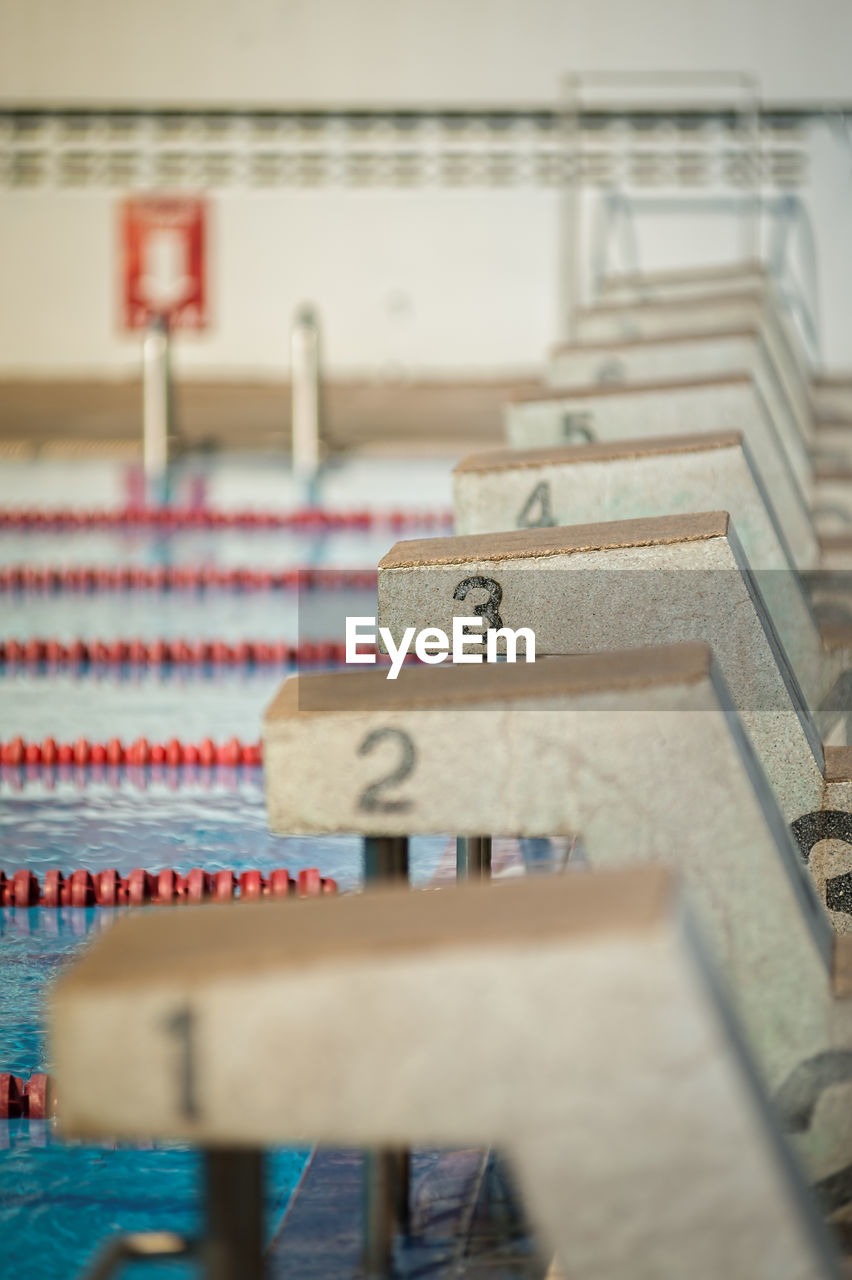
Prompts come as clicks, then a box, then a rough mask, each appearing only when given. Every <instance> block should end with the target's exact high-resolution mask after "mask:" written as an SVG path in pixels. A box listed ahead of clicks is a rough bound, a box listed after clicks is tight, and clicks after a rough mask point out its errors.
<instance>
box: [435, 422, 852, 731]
mask: <svg viewBox="0 0 852 1280" xmlns="http://www.w3.org/2000/svg"><path fill="white" fill-rule="evenodd" d="M453 481H454V494H455V513H456V531H457V532H458V533H460V534H484V533H492V532H497V531H500V530H504V529H520V528H548V527H552V526H555V525H573V524H585V523H587V522H588V523H591V522H594V521H604V520H626V519H636V518H642V517H651V516H663V515H688V514H689V513H691V512H695V511H709V510H713V509H724V510H726V511H728V512H730V514H731V516H732V518H733V522H734V527H735V529H736V531H737V535H738V536H739V538H740V540H741V542H742V547H743V551H744V553H745V556H746V560H747V562H748V564H749V566H750V567H751V568H752V569H753V570H755V576H756V580H757V584H758V587H759V590H760V593H761V595H762V596H763V599H764V601H765V603H766V606H767V609H768V612H769V614H770V616H771V619H772V623H773V625H774V626H775V628H776V630H777V632H778V635H779V637H780V640H781V644H782V646H783V648H784V650H785V652H786V653H787V656H788V657H789V659H790V664H791V666H792V668H793V671H794V673H795V675H796V678H797V680H798V682H799V684H800V686H801V688H802V690H803V692H804V695H805V698H806V701H807V702H808V705H809V706H810V707H811V708H813V709H814V712H815V713H820V714H819V723H820V728H821V731H822V735H823V737H824V739H826V740H829V737H830V735H831V733H832V731H833V730H834V726H835V723H836V720H837V713H836V709H835V710H834V711H831V710H829V709H828V708H829V707H830V706H831V705H832V699H834V700H836V697H837V696H839V695H841V694H842V689H841V688H840V687H839V686H838V683H837V682H838V680H840V679H842V675H843V673H844V672H845V671H846V670H847V669H848V667H849V665H850V656H852V654H850V650H852V628H850V627H842V626H833V627H830V628H828V629H827V630H826V632H825V634H823V633H822V632H821V631H820V628H819V627H818V626H817V623H816V620H815V618H814V615H813V612H812V609H811V606H810V603H809V601H808V598H807V595H806V594H805V590H804V588H803V584H802V582H801V581H800V578H799V575H798V573H797V570H796V568H795V565H796V563H797V560H796V559H795V558H794V557H793V554H792V551H791V547H790V542H789V541H788V537H787V534H786V531H785V528H784V524H783V522H782V521H781V519H780V518H779V515H778V512H777V511H776V509H775V508H774V506H773V504H772V503H771V499H770V492H769V489H768V486H767V485H766V483H765V482H764V479H763V477H762V475H761V473H760V470H759V468H758V467H757V464H756V462H755V459H754V457H753V455H752V453H751V450H750V449H749V446H748V445H747V443H746V441H745V439H744V437H743V436H742V434H741V433H738V432H725V433H721V434H718V435H711V434H708V435H691V436H670V437H656V438H643V439H635V440H623V441H612V442H609V443H606V444H585V445H563V446H562V447H559V448H551V449H529V450H514V449H497V450H492V451H491V452H488V453H481V454H473V455H471V456H470V457H469V458H466V459H464V461H463V462H461V463H459V465H458V466H457V467H456V470H455V473H454V476H453ZM789 532H790V533H793V532H794V531H793V530H790V531H789ZM809 541H810V542H813V537H812V536H811V538H810V539H804V540H799V542H798V544H797V545H798V550H799V553H800V554H799V560H801V559H803V558H804V559H805V560H807V558H808V556H807V551H806V548H807V545H808V542H809Z"/></svg>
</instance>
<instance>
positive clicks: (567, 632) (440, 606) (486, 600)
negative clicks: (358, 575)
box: [379, 512, 852, 931]
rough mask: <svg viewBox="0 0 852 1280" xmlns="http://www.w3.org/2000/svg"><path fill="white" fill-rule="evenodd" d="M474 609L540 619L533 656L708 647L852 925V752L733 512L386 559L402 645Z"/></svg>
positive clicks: (428, 545)
mask: <svg viewBox="0 0 852 1280" xmlns="http://www.w3.org/2000/svg"><path fill="white" fill-rule="evenodd" d="M474 616H475V617H478V618H482V619H483V621H482V624H481V628H482V629H483V630H484V629H486V628H490V629H492V630H494V631H495V632H496V631H499V630H501V629H503V628H510V629H511V630H513V631H517V630H519V629H520V628H529V629H531V630H532V631H533V632H534V633H535V637H536V651H537V653H578V652H596V651H600V650H607V649H613V648H619V647H625V646H637V645H645V644H667V643H672V642H673V641H684V640H702V641H705V642H706V643H708V644H710V645H711V647H712V649H713V652H714V655H715V657H716V659H717V661H718V663H719V666H720V669H721V671H722V673H723V675H724V678H725V681H726V684H727V685H728V687H729V689H730V691H731V696H732V699H733V702H734V705H735V706H736V708H737V711H738V714H739V716H740V718H741V720H742V723H743V725H744V726H745V729H746V731H747V733H748V736H749V739H750V741H751V743H752V746H753V747H754V749H755V751H756V752H757V755H758V757H759V759H760V761H761V765H762V767H763V769H764V770H765V772H766V774H767V776H768V778H769V780H770V783H771V784H772V787H773V789H774V791H775V794H776V796H777V798H778V801H779V803H780V806H781V809H782V811H783V813H784V815H785V817H786V819H787V821H788V822H790V823H791V824H792V826H793V831H794V832H795V834H796V836H797V839H798V840H799V843H800V847H801V849H802V853H803V856H804V857H805V858H806V859H808V860H809V865H810V868H811V872H812V874H813V875H814V878H815V880H816V883H817V884H818V886H819V889H820V892H821V894H822V895H823V897H824V901H825V903H826V906H827V908H828V909H829V911H830V912H831V914H832V919H833V921H834V923H835V925H836V927H837V928H838V929H839V930H841V931H847V930H849V929H850V928H852V861H850V852H851V851H852V844H850V841H852V815H850V810H849V807H848V806H849V802H850V800H852V778H850V777H849V774H850V764H852V758H850V757H852V753H850V752H849V751H847V750H846V749H844V748H828V747H826V748H825V749H824V748H823V743H822V739H821V735H820V732H819V729H818V726H817V724H816V721H815V719H814V716H813V714H812V712H811V710H810V708H809V706H808V703H807V701H806V699H805V696H804V694H803V693H802V689H801V686H800V685H799V682H798V680H797V678H796V675H795V673H794V671H793V668H792V666H791V664H790V661H789V658H788V656H787V654H786V653H785V651H784V649H783V647H782V645H781V642H780V639H779V637H778V632H777V630H776V628H775V626H774V623H773V621H772V618H771V616H770V614H769V612H768V610H767V608H766V605H765V602H764V600H763V597H762V595H761V593H760V591H759V589H758V586H757V582H756V580H755V576H754V574H753V572H752V570H751V568H750V566H749V564H748V562H747V560H746V557H745V555H744V552H743V550H742V547H741V545H740V543H739V539H738V538H737V535H736V533H735V531H734V528H733V525H732V522H731V520H730V517H729V515H728V514H727V513H726V512H715V513H707V514H703V515H685V516H668V517H659V518H656V519H643V520H631V521H614V522H610V523H600V524H590V525H581V526H571V527H556V528H543V529H521V530H517V531H514V532H506V533H498V534H490V535H481V536H468V537H454V538H430V539H424V540H421V541H414V542H401V543H397V544H396V546H395V547H394V548H393V549H392V550H391V551H390V552H389V553H388V555H387V556H385V557H384V559H383V560H382V561H381V562H380V565H379V622H380V624H381V625H383V626H385V627H387V628H389V630H390V632H391V634H392V636H393V637H394V639H395V641H396V642H397V643H399V640H400V638H401V636H402V635H403V633H404V632H405V630H406V629H407V628H409V627H413V628H414V629H415V632H419V631H422V630H424V629H426V628H439V629H441V630H442V631H444V632H446V633H447V634H450V633H451V632H452V628H453V620H454V618H470V617H474ZM480 634H481V632H480ZM498 639H499V638H498ZM472 652H473V649H472ZM498 652H499V649H498ZM479 653H480V655H481V654H482V650H481V649H479ZM824 841H833V842H837V841H840V842H843V843H842V844H841V845H840V846H839V847H838V844H837V843H832V844H831V845H830V846H828V848H826V846H825V845H823V842H824ZM817 845H819V846H820V848H819V849H818V850H816V851H815V847H816V846H817Z"/></svg>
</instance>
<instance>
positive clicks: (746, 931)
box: [264, 575, 852, 1212]
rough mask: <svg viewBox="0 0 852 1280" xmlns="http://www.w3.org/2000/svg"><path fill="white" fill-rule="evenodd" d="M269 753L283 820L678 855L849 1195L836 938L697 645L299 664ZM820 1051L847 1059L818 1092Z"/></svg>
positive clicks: (743, 1002)
mask: <svg viewBox="0 0 852 1280" xmlns="http://www.w3.org/2000/svg"><path fill="white" fill-rule="evenodd" d="M529 576H530V578H532V577H534V576H536V575H529ZM444 581H446V580H444ZM264 761H265V770H266V791H267V804H268V811H269V820H270V825H271V827H272V828H273V830H276V831H279V832H285V831H286V832H295V833H299V832H312V831H321V832H335V831H339V832H351V831H359V830H360V831H364V830H368V831H377V832H381V833H383V834H385V835H387V836H394V835H401V834H402V833H406V834H407V833H412V832H423V833H429V832H435V833H437V832H449V833H452V832H456V833H474V832H475V833H483V832H487V833H488V834H491V835H516V836H544V835H551V836H554V835H557V836H558V835H573V836H577V837H579V839H580V841H581V842H582V846H583V848H584V850H585V851H586V856H587V858H588V861H589V863H590V864H591V866H592V867H593V868H611V867H615V868H618V867H623V866H625V865H626V864H628V863H633V862H640V863H641V862H645V861H648V860H649V859H658V860H660V861H662V862H664V863H666V864H667V865H669V866H671V867H673V868H676V869H677V870H678V871H680V872H681V874H682V875H683V876H684V878H685V880H686V884H687V888H688V890H689V892H690V896H691V901H692V902H693V903H694V906H695V909H696V911H697V912H698V915H699V918H700V922H701V924H702V926H703V928H704V929H705V930H706V931H707V934H708V936H709V937H710V938H711V940H712V942H713V944H714V946H715V948H716V954H717V957H718V959H719V961H720V962H721V964H722V966H723V968H724V970H725V973H726V975H727V977H728V980H729V981H730V984H731V987H732V990H733V992H734V994H735V997H736V1000H737V1004H738V1008H739V1010H740V1014H741V1016H742V1018H743V1020H744V1023H745V1025H746V1028H747V1031H748V1034H749V1036H750V1038H751V1042H752V1044H753V1045H754V1048H755V1051H756V1053H757V1055H758V1058H759V1060H760V1062H761V1065H762V1068H763V1071H764V1073H765V1078H766V1079H767V1081H768V1083H769V1087H770V1089H771V1091H772V1092H773V1094H777V1093H779V1092H780V1093H781V1096H782V1099H783V1097H786V1096H788V1094H789V1093H790V1091H791V1090H792V1091H793V1092H795V1091H796V1090H797V1088H798V1087H799V1086H798V1085H797V1084H796V1083H795V1082H796V1081H801V1080H804V1079H807V1080H809V1081H810V1082H811V1085H810V1086H809V1087H811V1090H812V1093H813V1096H814V1099H815V1101H814V1106H813V1108H812V1109H811V1110H810V1111H809V1117H810V1118H809V1120H808V1122H807V1124H801V1125H798V1127H797V1128H796V1125H794V1126H793V1127H794V1128H795V1129H796V1136H797V1142H798V1143H799V1144H800V1146H801V1149H802V1152H803V1154H804V1155H805V1157H806V1158H807V1160H808V1162H809V1166H810V1169H811V1172H812V1175H813V1177H814V1178H815V1180H816V1181H817V1182H818V1183H819V1184H820V1188H821V1191H822V1192H823V1199H824V1202H825V1204H826V1206H827V1207H828V1208H829V1209H830V1210H831V1212H841V1211H844V1210H845V1207H846V1203H847V1200H852V1192H850V1189H849V1187H847V1186H846V1184H845V1183H844V1181H843V1176H845V1175H843V1176H841V1172H842V1171H843V1170H846V1169H848V1168H849V1167H850V1166H852V1105H850V1102H852V1054H849V1055H847V1057H845V1058H844V1057H843V1055H844V1054H845V1053H846V1046H848V1045H852V1024H851V1023H850V1018H852V1008H849V1007H847V1006H848V1002H847V1001H845V1000H842V999H839V998H838V996H839V993H840V991H841V990H842V989H843V988H842V987H840V986H839V985H838V984H839V983H840V982H841V981H842V974H843V972H844V969H843V965H844V963H845V957H846V955H847V953H846V950H845V945H846V940H845V939H835V938H834V937H833V935H832V931H831V928H830V926H829V923H828V921H827V919H826V916H825V914H824V912H823V911H822V908H821V906H820V904H819V901H818V899H817V898H816V895H815V893H814V889H813V885H812V883H811V882H810V880H809V878H808V876H807V874H806V872H805V869H804V866H803V864H802V860H801V858H800V856H799V855H798V852H797V850H796V848H795V846H794V843H793V840H792V838H791V835H790V831H789V828H788V827H787V826H786V825H785V823H784V821H783V818H782V816H781V814H780V813H779V811H778V807H777V803H776V802H775V800H774V797H773V795H772V792H771V790H770V788H769V786H768V784H767V782H766V779H765V776H764V775H763V774H762V772H761V771H760V769H759V768H758V766H757V763H756V761H755V758H754V756H753V754H752V752H751V749H750V747H749V746H748V743H747V740H746V738H745V737H744V735H743V733H742V730H741V728H740V726H739V723H738V720H737V717H736V714H735V713H734V712H733V710H732V709H731V706H730V702H729V696H728V694H727V691H726V690H725V687H724V684H723V682H722V680H721V677H720V676H719V674H718V673H717V672H716V670H715V668H714V667H713V665H712V663H711V661H710V656H709V652H708V650H707V649H706V647H704V646H701V645H698V646H695V645H686V646H675V647H660V648H658V649H651V650H644V651H639V652H631V653H620V652H610V653H594V654H588V655H582V656H572V657H561V658H545V659H542V660H540V661H538V662H536V663H534V664H526V663H522V664H520V665H518V664H515V665H512V664H508V663H502V664H492V665H490V666H486V665H481V666H473V665H472V666H454V667H440V668H439V667H409V668H405V669H403V671H402V672H401V673H400V676H399V678H398V679H397V680H396V681H388V680H387V679H386V678H385V672H384V671H382V670H380V669H373V670H370V671H361V672H342V673H336V674H330V675H315V676H300V677H295V678H291V679H290V680H289V681H287V682H286V684H285V685H284V686H283V688H282V691H281V693H280V694H279V696H278V698H277V699H276V700H275V702H274V703H273V704H272V706H271V707H270V709H269V711H268V713H267V718H266V724H265V736H264ZM832 975H834V976H832ZM838 1036H839V1037H840V1040H839V1041H837V1039H836V1037H838ZM838 1053H839V1054H840V1058H839V1059H838V1058H835V1057H833V1056H832V1055H835V1054H838ZM825 1055H828V1058H826V1056H825ZM826 1061H831V1062H834V1063H835V1065H836V1064H837V1062H840V1061H842V1062H846V1063H847V1066H848V1070H849V1076H848V1079H844V1080H841V1079H840V1076H833V1077H832V1079H833V1081H834V1084H833V1086H832V1087H831V1088H829V1090H828V1096H827V1097H823V1096H822V1095H823V1094H824V1093H825V1091H826V1082H827V1079H828V1077H827V1076H825V1075H824V1074H823V1067H822V1066H821V1065H820V1064H824V1063H825V1062H826ZM841 1075H842V1072H841ZM791 1081H792V1082H793V1083H792V1084H791V1083H790V1082H791ZM784 1090H786V1091H787V1093H784V1092H783V1091H784ZM832 1090H833V1091H832ZM838 1095H839V1097H840V1101H839V1102H838ZM838 1106H840V1107H842V1106H845V1107H846V1119H845V1120H842V1121H841V1120H840V1117H839V1115H838V1112H837V1109H836V1108H837V1107H838ZM841 1187H843V1188H845V1189H843V1190H841V1189H840V1188H841Z"/></svg>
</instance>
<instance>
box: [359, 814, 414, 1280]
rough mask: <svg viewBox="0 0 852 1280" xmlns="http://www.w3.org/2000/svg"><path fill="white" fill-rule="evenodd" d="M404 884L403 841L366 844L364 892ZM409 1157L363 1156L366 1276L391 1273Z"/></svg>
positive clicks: (405, 1211) (375, 839) (380, 1279)
mask: <svg viewBox="0 0 852 1280" xmlns="http://www.w3.org/2000/svg"><path fill="white" fill-rule="evenodd" d="M394 880H408V839H407V837H406V836H366V837H365V838H364V883H365V885H367V886H368V887H369V886H370V885H376V884H381V883H388V882H392V881H394ZM410 1169H411V1153H410V1152H409V1151H407V1150H393V1149H386V1148H381V1149H374V1150H369V1151H365V1152H364V1274H365V1275H366V1276H368V1277H370V1280H386V1278H387V1277H388V1276H390V1275H392V1272H393V1266H392V1263H393V1257H392V1253H393V1237H394V1232H395V1231H399V1232H401V1233H402V1234H403V1235H405V1234H407V1233H408V1230H409V1223H410V1202H409V1190H410Z"/></svg>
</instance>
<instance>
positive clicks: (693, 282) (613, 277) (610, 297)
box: [600, 261, 772, 304]
mask: <svg viewBox="0 0 852 1280" xmlns="http://www.w3.org/2000/svg"><path fill="white" fill-rule="evenodd" d="M771 279H772V277H771V276H770V274H769V272H768V271H767V269H766V267H765V266H764V265H763V263H762V262H756V261H742V262H728V263H723V264H722V263H720V264H718V265H715V266H702V267H699V266H692V267H665V268H662V269H660V270H653V271H614V272H612V273H611V274H610V275H607V276H604V278H603V279H602V280H601V282H600V300H601V302H609V303H613V302H617V303H630V304H635V303H640V302H663V301H666V302H673V301H675V300H677V299H678V298H692V297H694V296H695V295H696V294H699V295H700V296H701V297H704V298H710V297H715V296H716V295H718V294H722V295H725V294H730V293H732V292H734V291H737V292H739V291H745V292H749V293H750V292H756V291H759V290H760V289H764V288H767V287H768V286H770V282H771Z"/></svg>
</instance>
